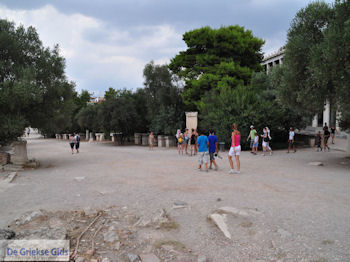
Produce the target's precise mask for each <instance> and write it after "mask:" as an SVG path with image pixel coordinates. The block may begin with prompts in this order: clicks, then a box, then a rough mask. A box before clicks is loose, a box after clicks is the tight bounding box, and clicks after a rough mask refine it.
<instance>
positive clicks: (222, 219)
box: [209, 213, 231, 239]
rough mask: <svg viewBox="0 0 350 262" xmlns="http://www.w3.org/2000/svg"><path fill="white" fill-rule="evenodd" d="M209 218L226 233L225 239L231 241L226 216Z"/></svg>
mask: <svg viewBox="0 0 350 262" xmlns="http://www.w3.org/2000/svg"><path fill="white" fill-rule="evenodd" d="M209 218H210V219H211V220H212V221H213V222H214V223H215V225H217V227H218V228H219V229H220V230H221V231H222V233H224V235H225V237H227V238H229V239H231V234H230V232H229V231H228V228H227V224H226V222H225V220H226V216H225V215H220V214H216V213H214V214H211V215H209Z"/></svg>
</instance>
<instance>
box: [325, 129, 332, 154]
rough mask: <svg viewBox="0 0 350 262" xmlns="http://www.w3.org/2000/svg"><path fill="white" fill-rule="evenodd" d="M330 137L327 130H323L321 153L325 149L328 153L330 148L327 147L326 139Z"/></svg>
mask: <svg viewBox="0 0 350 262" xmlns="http://www.w3.org/2000/svg"><path fill="white" fill-rule="evenodd" d="M330 136H331V133H330V132H329V130H328V128H326V129H324V132H323V143H324V145H323V152H326V148H327V149H328V151H330V148H329V146H328V139H329V137H330Z"/></svg>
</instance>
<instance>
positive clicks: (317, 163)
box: [309, 162, 323, 166]
mask: <svg viewBox="0 0 350 262" xmlns="http://www.w3.org/2000/svg"><path fill="white" fill-rule="evenodd" d="M309 165H310V166H323V163H322V162H310V163H309Z"/></svg>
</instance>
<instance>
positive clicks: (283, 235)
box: [277, 228, 292, 238]
mask: <svg viewBox="0 0 350 262" xmlns="http://www.w3.org/2000/svg"><path fill="white" fill-rule="evenodd" d="M277 232H278V234H280V235H281V237H283V238H285V237H290V236H291V235H292V234H291V233H289V232H288V231H286V230H284V229H282V228H279V229H278V230H277Z"/></svg>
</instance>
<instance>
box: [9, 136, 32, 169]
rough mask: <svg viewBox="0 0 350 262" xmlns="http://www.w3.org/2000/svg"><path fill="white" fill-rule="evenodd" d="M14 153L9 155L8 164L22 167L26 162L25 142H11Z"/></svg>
mask: <svg viewBox="0 0 350 262" xmlns="http://www.w3.org/2000/svg"><path fill="white" fill-rule="evenodd" d="M12 147H13V151H14V153H13V154H11V156H10V157H11V158H10V162H11V163H13V164H15V165H24V164H26V163H27V162H28V156H27V141H25V140H24V141H14V142H12Z"/></svg>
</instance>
